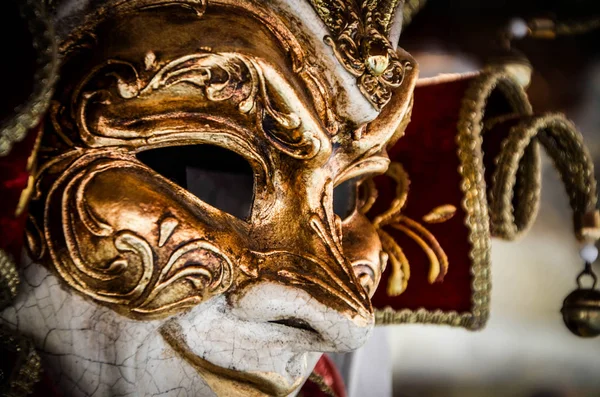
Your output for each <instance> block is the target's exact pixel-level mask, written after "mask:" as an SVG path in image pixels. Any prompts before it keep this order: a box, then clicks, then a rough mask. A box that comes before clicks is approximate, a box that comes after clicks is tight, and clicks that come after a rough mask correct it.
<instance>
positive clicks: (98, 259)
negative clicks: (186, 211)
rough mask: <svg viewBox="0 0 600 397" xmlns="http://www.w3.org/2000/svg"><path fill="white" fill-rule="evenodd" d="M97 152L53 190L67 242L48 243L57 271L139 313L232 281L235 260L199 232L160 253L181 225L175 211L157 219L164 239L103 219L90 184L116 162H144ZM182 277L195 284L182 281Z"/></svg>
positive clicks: (123, 165) (190, 301)
mask: <svg viewBox="0 0 600 397" xmlns="http://www.w3.org/2000/svg"><path fill="white" fill-rule="evenodd" d="M90 157H91V158H92V160H91V161H90ZM93 158H94V155H91V156H84V157H83V158H82V159H80V160H78V161H76V162H75V163H73V164H72V165H71V167H70V168H69V169H67V170H66V171H65V172H64V173H63V175H62V176H61V178H59V179H58V180H57V181H56V183H55V184H54V185H53V187H52V188H51V190H50V192H49V194H48V196H49V198H50V199H49V200H48V201H47V207H46V211H48V208H49V207H48V206H49V205H51V204H50V203H52V202H56V201H60V202H61V203H62V211H61V218H62V219H61V223H62V225H63V228H62V229H63V233H64V239H65V241H64V244H65V248H66V250H61V249H59V248H58V247H59V246H60V245H61V243H60V242H59V241H54V240H53V239H52V238H48V239H46V240H45V243H46V244H47V248H48V251H49V253H50V255H51V256H52V258H53V262H54V266H55V269H56V271H57V272H58V273H59V274H60V275H61V277H62V278H63V279H64V280H65V281H66V282H67V283H68V284H69V285H70V286H71V287H73V288H75V289H76V290H77V291H79V292H80V293H82V294H83V295H85V296H88V297H90V298H92V299H94V300H96V301H98V302H101V303H106V304H115V305H124V306H126V307H128V308H129V309H130V310H131V312H132V313H134V314H140V315H160V314H163V313H166V312H171V311H174V310H180V309H182V308H185V307H191V306H194V305H196V304H198V303H199V302H201V301H202V300H203V299H204V297H205V295H207V294H208V295H210V294H214V293H218V292H221V291H223V290H226V289H228V288H229V287H230V286H231V284H232V282H233V265H232V263H231V261H230V259H229V258H228V257H227V255H226V254H224V253H223V252H222V251H221V250H220V249H219V248H218V247H216V246H215V245H213V244H211V243H210V242H208V241H204V240H202V239H194V240H191V241H187V242H184V243H182V244H177V245H176V247H177V248H176V249H174V250H173V251H172V252H170V253H168V251H167V255H165V254H164V253H160V252H159V250H160V249H163V250H168V249H169V248H168V247H167V243H168V242H169V240H170V239H171V238H172V236H173V234H174V232H175V230H176V229H177V226H178V224H179V221H178V220H177V219H176V218H175V217H173V216H166V217H163V218H161V219H159V220H158V221H157V228H156V229H157V232H158V233H157V236H156V240H157V243H158V244H154V243H153V242H150V241H148V239H147V238H145V237H143V236H140V235H139V232H135V231H132V230H116V229H115V227H114V226H112V225H109V224H108V223H106V222H105V221H104V220H102V219H101V217H100V216H99V215H98V214H97V212H96V211H95V208H94V207H93V206H92V205H91V204H90V203H89V202H88V197H89V193H88V191H87V190H88V189H89V186H90V185H91V184H93V183H94V180H95V178H97V177H98V176H99V175H101V174H102V173H104V172H107V171H110V170H111V169H120V170H123V169H127V168H132V167H133V168H136V167H137V168H139V167H141V166H140V165H138V164H136V163H134V162H132V161H126V160H116V159H113V160H112V161H106V160H105V161H102V160H100V161H98V160H96V161H94V160H93ZM44 222H45V224H44V229H45V233H46V234H47V235H50V236H52V235H53V234H52V232H51V230H52V228H51V225H50V223H49V219H48V216H46V217H45V221H44ZM55 243H56V244H58V245H57V246H56V247H55ZM92 247H93V249H91V248H92ZM153 247H156V248H153ZM170 249H172V248H170ZM161 258H166V260H161ZM92 265H93V267H92ZM156 274H158V277H154V275H156ZM182 283H186V284H187V285H186V286H184V287H182V285H181V284H182Z"/></svg>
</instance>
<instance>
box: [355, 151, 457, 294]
mask: <svg viewBox="0 0 600 397" xmlns="http://www.w3.org/2000/svg"><path fill="white" fill-rule="evenodd" d="M386 175H387V176H389V177H390V178H392V179H393V180H394V181H395V182H396V197H395V198H394V200H392V202H391V204H390V207H389V208H388V209H387V210H386V211H384V212H383V213H382V214H380V215H378V216H377V217H376V218H375V219H374V220H373V225H374V226H375V228H376V229H377V233H378V234H379V238H380V239H381V245H382V247H383V250H384V251H385V252H386V253H387V254H388V255H389V260H390V263H391V265H392V274H391V275H390V278H389V280H388V285H387V293H388V295H390V296H397V295H400V294H401V293H402V292H404V291H405V290H406V287H407V285H408V280H409V278H410V263H409V260H408V258H407V257H406V255H405V254H404V251H403V250H402V248H401V247H400V246H399V245H398V243H397V242H396V241H395V240H394V238H393V237H392V236H391V235H389V234H388V233H387V232H386V231H385V230H383V228H384V227H386V226H388V227H391V228H393V229H396V230H399V231H401V232H402V233H404V234H405V235H406V236H408V237H409V238H411V239H412V240H413V241H414V242H415V243H417V244H418V245H419V247H421V249H422V250H423V252H424V253H425V255H427V258H428V260H429V265H430V266H429V274H428V281H429V283H430V284H433V283H436V282H441V281H443V280H444V277H445V275H446V273H447V272H448V267H449V263H448V257H447V256H446V253H445V252H444V249H443V248H442V247H441V245H440V244H439V242H438V241H437V239H436V238H435V236H434V235H433V234H432V233H431V232H430V231H429V230H427V228H426V227H425V226H423V225H422V224H421V223H419V222H417V221H415V220H413V219H411V218H409V217H407V216H405V215H403V214H402V209H403V208H404V206H405V205H406V200H407V198H408V190H409V186H410V179H409V176H408V174H407V173H406V171H405V170H404V168H403V167H402V165H401V164H399V163H396V162H392V163H391V164H390V167H389V169H388V171H387V172H386ZM365 188H366V189H368V190H369V194H368V198H367V200H366V202H365V204H366V207H363V208H362V209H361V212H363V213H364V212H366V211H368V210H369V209H370V207H371V206H372V204H373V202H374V201H375V199H376V196H377V193H376V191H375V184H374V183H369V184H366V185H365ZM455 212H456V208H455V207H454V206H452V205H450V204H446V205H442V206H439V207H436V208H434V209H433V210H432V211H431V212H429V213H428V214H426V215H425V216H424V217H423V219H424V220H425V222H427V223H441V222H445V221H447V220H449V219H450V218H452V216H454V213H455Z"/></svg>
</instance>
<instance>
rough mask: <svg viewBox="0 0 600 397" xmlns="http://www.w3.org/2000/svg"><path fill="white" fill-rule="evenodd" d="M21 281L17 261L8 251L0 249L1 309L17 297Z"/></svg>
mask: <svg viewBox="0 0 600 397" xmlns="http://www.w3.org/2000/svg"><path fill="white" fill-rule="evenodd" d="M19 283H20V280H19V274H18V273H17V266H16V264H15V262H14V261H13V259H12V258H11V256H10V255H9V254H8V253H7V252H6V251H4V250H2V249H0V309H3V308H5V307H6V306H8V305H9V303H10V302H12V300H13V299H15V297H16V296H17V288H18V287H19Z"/></svg>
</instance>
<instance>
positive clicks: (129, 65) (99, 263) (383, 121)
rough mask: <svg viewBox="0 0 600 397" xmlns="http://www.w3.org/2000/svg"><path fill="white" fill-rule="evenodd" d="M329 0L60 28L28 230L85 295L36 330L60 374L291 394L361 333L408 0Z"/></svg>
mask: <svg viewBox="0 0 600 397" xmlns="http://www.w3.org/2000/svg"><path fill="white" fill-rule="evenodd" d="M331 3H332V4H329V3H323V4H321V2H319V1H315V2H314V4H310V3H296V2H292V1H290V2H289V3H286V2H279V1H276V2H264V3H263V2H251V1H248V2H245V1H235V0H231V1H230V0H219V1H208V3H205V2H204V1H201V0H194V1H192V0H189V1H158V0H156V1H154V0H152V1H151V0H132V1H120V2H114V3H107V5H105V6H104V7H100V8H99V9H98V10H97V11H95V12H94V13H92V14H91V15H92V17H88V18H87V19H86V20H85V23H81V24H80V25H81V26H80V27H78V28H77V29H75V30H74V31H72V32H70V34H69V35H68V37H67V38H66V39H65V40H64V42H63V45H62V48H61V50H62V53H63V66H62V69H61V73H60V76H61V77H60V82H59V84H58V87H57V91H56V94H55V98H54V101H53V103H52V105H51V109H50V112H49V115H48V117H47V123H46V127H45V131H44V138H43V141H42V144H41V145H42V146H41V151H40V153H41V154H40V159H39V171H38V174H37V177H36V181H35V191H34V192H35V193H34V198H33V201H32V204H31V216H30V225H29V227H28V234H27V238H28V243H29V249H30V252H31V255H32V257H33V258H34V260H35V261H38V262H40V263H42V264H43V265H44V266H45V268H46V269H47V270H48V272H49V273H48V277H54V278H56V279H57V280H58V282H56V283H54V284H53V285H54V289H55V290H57V291H58V289H59V287H60V292H56V294H62V295H61V296H65V298H64V299H65V301H64V302H67V303H66V305H67V306H69V305H70V307H69V308H68V310H67V309H65V308H64V307H63V306H64V305H63V306H60V308H59V307H57V306H56V305H55V307H54V310H55V314H54V317H55V318H56V321H57V322H58V324H59V325H58V326H57V328H61V327H62V329H65V328H67V329H69V330H71V332H70V333H69V335H70V336H69V338H71V339H69V340H70V342H68V343H66V342H64V337H62V339H61V337H57V341H55V342H53V339H52V338H49V339H48V340H44V347H42V349H41V351H42V355H43V354H44V353H47V354H48V355H49V356H51V357H56V355H58V356H60V357H61V358H60V360H61V361H60V362H61V364H60V365H59V366H58V367H59V368H60V369H59V371H62V372H60V374H59V375H60V376H61V377H64V379H63V380H62V381H61V382H62V384H67V383H68V384H73V385H74V386H73V390H76V389H79V390H82V391H83V392H82V393H83V394H85V393H90V390H93V389H94V387H100V388H104V389H102V390H108V392H107V393H108V394H117V392H118V393H124V392H132V391H136V390H137V393H139V394H144V395H145V394H151V393H153V392H159V393H160V392H164V390H171V389H172V388H177V387H183V386H181V385H182V383H184V381H185V382H188V383H189V385H190V386H186V387H187V388H185V390H186V393H189V395H212V393H216V394H219V395H255V394H256V395H261V394H269V395H288V394H290V393H294V392H295V390H297V388H298V387H299V386H300V385H301V384H302V382H303V381H304V380H305V379H306V377H307V376H308V374H309V373H310V371H311V370H312V365H314V362H315V358H316V357H318V353H319V352H333V351H335V352H342V351H349V350H353V349H356V348H358V347H360V346H361V345H362V344H363V343H364V342H365V341H366V339H367V338H368V336H369V333H370V331H371V329H372V327H373V324H374V318H373V309H372V307H371V304H370V300H369V298H370V295H371V294H372V293H373V292H374V290H375V288H376V287H377V284H378V282H379V279H380V276H381V272H382V271H383V269H384V268H385V266H386V262H387V256H386V254H385V253H383V252H382V247H381V243H380V241H379V238H378V237H377V233H376V231H375V229H374V227H373V226H372V224H371V223H370V222H369V221H368V220H367V219H366V218H365V217H364V215H362V214H361V213H360V211H359V208H360V206H361V197H360V195H359V192H360V186H361V183H362V181H364V180H365V179H366V178H368V177H370V176H373V175H376V174H380V173H383V172H385V170H386V169H387V167H388V163H389V160H388V158H387V155H386V146H387V145H388V144H389V143H390V142H393V141H395V140H396V139H397V138H398V137H399V136H401V134H402V132H403V128H404V126H405V124H406V122H407V120H408V114H409V112H410V100H411V95H412V90H413V88H414V83H415V80H416V76H417V69H416V64H415V62H414V61H413V60H412V59H411V58H410V56H409V55H408V54H406V53H405V52H403V51H402V50H400V49H394V48H393V46H392V45H391V44H390V37H392V36H394V34H396V35H397V32H396V33H393V32H392V31H393V30H394V29H393V25H394V23H395V22H394V21H395V20H397V19H399V18H398V17H396V18H393V12H394V6H388V8H389V10H385V7H383V6H381V7H380V8H379V9H375V8H369V7H370V6H367V5H361V6H358V5H356V6H355V5H354V4H346V3H342V2H340V3H339V4H338V3H337V2H331ZM386 12H387V13H386ZM390 32H392V33H390ZM395 39H396V40H397V36H395ZM57 296H58V295H54V297H55V298H54V299H58V298H57ZM64 302H63V304H64ZM60 310H62V312H60V313H62V314H56V313H59V311H60ZM67 313H71V315H70V317H69V314H67ZM78 318H84V319H85V321H84V322H83V323H82V322H78V320H77V319H78ZM98 324H101V325H98ZM86 327H87V328H86ZM42 328H43V327H42ZM90 330H94V332H93V333H92V334H93V335H95V336H89V337H88V336H85V335H88V334H86V332H88V331H89V332H92V331H90ZM44 332H45V331H44ZM38 333H42V330H39V332H38ZM92 334H90V335H92ZM100 334H102V335H103V336H102V337H100V336H99V335H100ZM86 338H88V339H86ZM38 339H39V338H38ZM81 339H83V340H85V342H81ZM74 341H75V342H74ZM66 345H69V348H70V349H75V346H82V347H83V346H85V347H83V349H91V351H92V352H94V351H96V352H97V357H99V358H98V360H99V361H98V362H102V360H100V357H101V358H103V359H104V360H105V361H104V364H105V366H106V367H105V368H104V369H100V370H98V371H99V372H100V375H94V376H95V377H96V378H98V380H97V382H98V383H97V384H96V385H94V384H93V382H92V385H91V386H90V385H89V383H90V382H89V381H86V379H88V378H89V379H93V377H90V375H89V373H88V375H87V377H86V375H85V373H84V374H81V373H80V372H81V370H80V369H78V366H79V364H77V357H78V354H75V352H70V353H67V352H65V351H61V349H62V348H63V347H64V346H66ZM61 346H63V347H61ZM115 346H116V347H115ZM111 349H114V350H115V351H114V352H113V353H110V354H108V353H106V352H107V351H112V350H111ZM125 352H127V353H125ZM94 354H96V353H94ZM108 356H110V357H112V358H111V359H110V360H109V359H108V358H107V357H108ZM80 359H81V357H80ZM111 360H112V361H111ZM161 360H162V361H161ZM83 361H85V360H83ZM88 361H93V360H88ZM149 363H154V364H152V365H154V366H152V365H150V364H149ZM173 363H177V364H176V365H175V364H173ZM149 366H150V367H151V368H149ZM94 368H96V367H94ZM100 368H102V366H100ZM107 368H108V369H107ZM141 368H143V369H144V370H142V369H141ZM117 370H118V371H121V375H120V376H118V375H115V376H113V378H114V379H113V378H111V375H110V374H114V373H116V372H118V371H117ZM78 371H79V372H78ZM102 371H104V372H102ZM107 371H108V372H107ZM128 371H129V372H128ZM144 371H145V372H144ZM173 371H178V372H177V374H174V375H172V374H171V373H172V372H173ZM148 374H149V375H148ZM103 376H104V378H102V377H103ZM148 376H149V377H148ZM78 377H81V378H79V379H83V381H81V380H79V381H78V380H77V379H78ZM67 378H68V379H70V381H67V380H66V379H67ZM183 378H185V379H183ZM61 379H62V378H61ZM103 379H104V380H103ZM146 379H148V380H146ZM65 382H66V383H65ZM69 382H70V383H69ZM86 382H87V383H86ZM153 382H154V384H152V383H153ZM108 384H110V387H109V386H107V385H108ZM107 387H108V389H106V388H107ZM77 393H78V392H73V394H74V395H76V394H77ZM173 395H176V394H173Z"/></svg>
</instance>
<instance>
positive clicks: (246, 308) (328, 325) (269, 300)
mask: <svg viewBox="0 0 600 397" xmlns="http://www.w3.org/2000/svg"><path fill="white" fill-rule="evenodd" d="M231 303H232V310H231V311H232V314H234V315H236V316H237V317H239V318H240V319H242V320H246V321H252V322H261V323H268V324H272V326H273V327H275V328H279V330H281V331H282V332H289V334H290V335H294V334H297V335H298V338H292V339H290V340H291V344H292V346H290V348H291V349H292V350H297V351H317V352H346V351H351V350H355V349H357V348H359V347H361V346H362V345H363V344H364V343H365V342H366V341H367V339H368V338H369V335H370V333H371V331H372V329H373V325H374V316H373V311H372V309H371V308H370V306H369V308H368V310H367V309H366V308H364V309H363V310H350V308H349V307H348V306H347V305H346V307H343V305H340V306H337V307H334V306H333V305H328V304H325V303H323V302H321V301H320V300H318V299H316V298H315V297H314V296H312V295H311V294H310V293H309V292H308V291H307V290H305V289H303V288H298V287H297V286H294V285H290V284H282V283H275V282H272V281H264V282H260V283H256V284H253V285H252V286H249V287H248V288H246V289H244V291H243V293H241V294H239V295H236V296H235V297H234V298H233V299H232V301H231Z"/></svg>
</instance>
